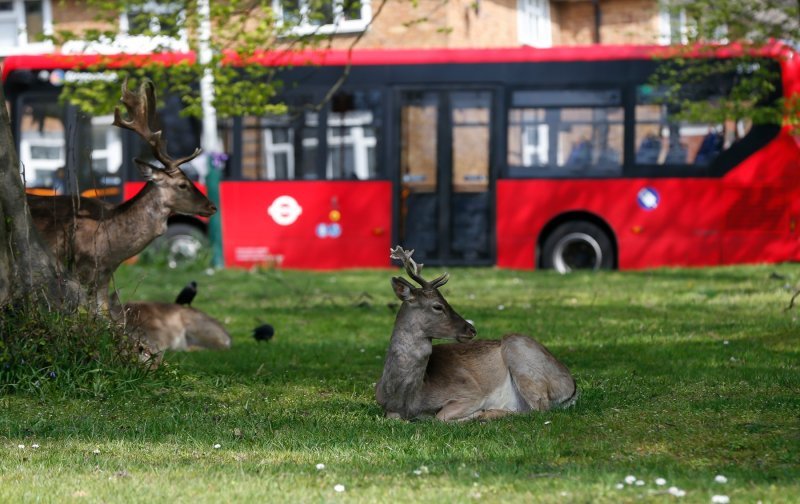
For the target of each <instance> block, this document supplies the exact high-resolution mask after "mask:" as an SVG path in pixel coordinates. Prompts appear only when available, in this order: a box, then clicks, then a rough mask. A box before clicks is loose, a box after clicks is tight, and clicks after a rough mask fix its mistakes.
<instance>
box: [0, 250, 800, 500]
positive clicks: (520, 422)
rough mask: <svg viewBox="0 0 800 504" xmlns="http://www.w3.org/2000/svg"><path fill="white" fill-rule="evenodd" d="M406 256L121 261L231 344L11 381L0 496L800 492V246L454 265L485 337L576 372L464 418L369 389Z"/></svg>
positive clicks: (459, 302) (150, 293) (157, 296)
mask: <svg viewBox="0 0 800 504" xmlns="http://www.w3.org/2000/svg"><path fill="white" fill-rule="evenodd" d="M398 272H399V270H395V271H391V270H382V271H380V270H376V271H373V270H363V271H342V272H333V273H311V272H296V271H270V270H255V271H252V272H247V271H241V270H226V271H220V272H217V273H216V274H214V275H212V276H209V275H207V274H205V273H204V272H203V271H202V270H199V269H198V270H182V271H165V270H160V269H152V268H151V269H148V268H145V267H143V266H125V267H123V269H122V270H121V271H119V272H118V274H117V276H116V281H117V285H118V287H119V288H120V289H121V295H122V298H123V299H125V300H132V299H149V300H162V301H171V300H172V299H173V298H174V296H175V295H176V294H177V293H178V291H179V290H180V288H181V287H183V285H184V284H185V283H186V282H188V281H189V280H197V282H198V284H199V294H198V296H197V298H196V299H195V302H194V306H195V307H197V308H200V309H202V310H204V311H206V312H208V313H209V314H211V315H212V316H215V317H217V318H218V319H220V320H221V321H223V322H224V323H225V324H226V326H227V327H228V328H229V329H230V331H231V333H232V335H233V339H234V342H233V348H232V349H231V350H229V351H226V352H194V353H186V354H169V355H168V357H167V361H168V364H169V365H168V366H167V367H166V368H165V369H162V370H161V371H160V372H159V373H158V376H159V378H157V379H158V380H161V384H160V385H158V386H151V385H148V384H142V386H141V387H139V388H136V389H133V390H132V391H127V392H125V393H120V394H117V395H111V396H96V395H92V394H91V393H86V394H84V395H81V396H76V395H75V394H72V395H67V396H64V397H62V396H61V395H57V394H53V393H49V394H45V395H43V396H41V397H40V396H30V395H6V396H0V502H31V501H36V502H191V503H201V502H339V501H342V502H395V501H396V502H437V503H440V502H470V501H484V502H504V503H505V502H554V503H556V502H557V503H562V502H640V501H645V502H673V501H674V502H712V496H714V495H726V496H729V498H730V502H732V503H736V502H749V503H755V502H757V501H762V502H764V503H779V502H799V501H800V321H798V317H800V308H796V309H795V310H793V311H788V312H787V311H785V310H784V308H785V307H786V306H787V305H788V302H789V298H790V297H791V294H792V289H793V287H794V286H795V285H796V284H797V283H798V282H799V281H800V265H777V266H748V267H729V268H710V269H674V270H673V269H669V270H654V271H643V272H611V273H601V274H574V275H569V276H559V275H556V274H552V273H542V272H519V271H506V270H496V269H458V268H454V269H450V274H451V279H450V282H449V283H448V284H447V285H446V286H445V287H444V288H443V293H444V295H445V296H446V297H447V299H448V301H449V302H450V304H451V305H453V307H454V308H455V309H456V310H457V311H458V312H459V313H460V314H461V315H463V316H464V317H465V318H468V319H471V320H473V321H474V322H475V325H476V327H477V329H478V337H479V338H497V337H499V336H501V335H502V334H503V333H506V332H524V333H527V334H530V335H532V336H534V337H535V338H537V339H538V340H539V341H541V342H542V343H544V344H545V345H546V346H547V347H548V348H549V349H550V350H551V351H552V352H553V353H554V354H555V355H556V356H557V357H558V358H559V359H560V360H561V361H562V362H564V363H565V364H566V365H567V366H568V367H569V368H570V370H571V371H572V372H573V374H574V375H575V377H576V379H577V381H578V386H579V387H580V389H581V398H580V400H579V401H578V403H577V404H576V405H575V406H574V407H573V408H571V409H568V410H563V411H553V412H548V413H535V414H529V415H519V416H514V417H507V418H504V419H500V420H496V421H493V422H490V423H478V422H467V423H458V424H444V423H440V422H437V421H435V420H425V421H417V422H402V421H395V420H387V419H384V418H383V417H382V412H381V409H380V408H379V407H378V405H377V404H376V402H375V400H374V397H373V386H374V383H375V382H376V381H377V379H378V378H379V376H380V373H381V369H382V366H383V357H384V353H385V350H386V346H387V343H388V340H389V335H390V332H391V328H392V324H393V321H394V311H393V309H392V308H391V307H389V306H387V304H389V303H394V302H395V299H394V297H393V295H392V291H391V288H390V285H389V278H390V276H391V275H392V274H397V273H398ZM773 272H774V273H778V274H780V275H782V276H784V277H785V279H775V278H773V277H772V276H771V274H772V273H773ZM438 273H439V271H438V270H436V269H431V271H427V270H426V276H431V277H433V276H434V275H435V274H438ZM262 322H269V323H271V324H273V325H274V326H275V328H276V335H275V337H274V339H273V340H272V341H271V342H268V343H262V344H257V343H256V342H255V341H253V340H252V339H251V338H250V331H251V330H252V328H253V327H255V326H256V325H258V324H259V323H262ZM165 380H168V381H165ZM33 444H37V445H38V446H39V447H38V448H33V447H32V445H33ZM18 445H24V448H19V447H18ZM215 445H219V447H218V448H215ZM317 464H324V466H325V467H324V469H321V470H320V469H317V467H316V466H317ZM628 475H633V476H635V477H636V479H639V480H641V484H639V485H637V484H636V483H634V484H631V485H628V484H623V488H617V486H618V484H620V483H623V481H624V479H625V477H626V476H628ZM716 475H724V476H725V477H726V478H727V482H726V483H720V482H716V481H715V476H716ZM656 478H663V479H665V480H666V484H664V485H658V484H656V482H655V480H656ZM336 485H343V486H344V491H342V492H337V491H336V489H335V486H336ZM671 486H675V487H677V488H678V489H680V490H683V491H685V492H686V494H685V496H683V497H676V496H674V495H672V494H670V493H668V488H669V487H671ZM673 492H674V490H673Z"/></svg>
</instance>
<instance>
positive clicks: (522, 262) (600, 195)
mask: <svg viewBox="0 0 800 504" xmlns="http://www.w3.org/2000/svg"><path fill="white" fill-rule="evenodd" d="M720 187H721V186H720V183H719V181H718V180H714V179H623V180H500V181H498V183H497V264H498V266H501V267H509V268H531V267H533V266H534V264H535V255H534V254H535V247H536V241H537V240H538V239H539V238H540V234H541V233H542V231H543V229H544V227H545V226H546V225H547V224H548V223H549V222H551V221H552V220H553V219H556V218H558V217H559V216H561V215H564V214H567V213H570V212H580V213H588V214H592V215H594V216H595V217H597V218H599V219H601V220H602V221H604V222H605V223H606V224H607V225H608V226H609V227H610V228H611V231H612V233H613V235H614V236H613V237H612V238H613V239H614V240H615V241H616V243H617V245H618V261H617V262H618V265H619V267H620V268H621V269H634V268H646V267H655V266H664V265H673V266H702V265H711V264H718V263H719V261H720V237H719V231H720V223H721V216H722V215H723V211H724V205H720V201H719V199H720V195H721V191H720Z"/></svg>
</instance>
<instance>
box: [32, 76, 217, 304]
mask: <svg viewBox="0 0 800 504" xmlns="http://www.w3.org/2000/svg"><path fill="white" fill-rule="evenodd" d="M120 100H121V101H122V104H123V105H125V108H126V109H127V112H128V116H129V117H130V119H123V118H122V116H121V114H120V110H119V107H117V109H116V110H115V111H114V125H115V126H118V127H120V128H124V129H128V130H131V131H134V132H136V133H137V134H138V135H139V136H141V137H142V138H143V139H144V140H145V142H146V143H147V144H148V145H149V146H150V148H151V150H152V151H153V156H154V157H155V159H157V160H158V161H159V162H160V163H161V164H162V165H163V168H160V167H157V166H154V165H152V164H150V163H148V162H145V161H142V160H140V159H135V160H134V161H135V162H136V164H137V165H138V167H139V170H140V171H141V173H142V176H143V177H144V178H145V180H147V184H145V186H144V187H143V188H142V190H141V191H139V193H138V194H137V195H136V196H134V197H133V198H132V199H130V200H128V201H126V202H124V203H122V204H120V205H118V206H114V205H110V204H108V203H104V202H102V201H98V200H96V199H91V198H83V197H77V196H33V195H29V196H28V205H29V206H30V210H31V215H32V217H33V222H34V224H35V226H36V228H37V229H38V230H39V232H40V233H41V235H42V236H43V237H44V239H45V242H46V243H47V245H48V246H49V247H50V250H51V251H52V252H53V253H54V254H55V255H56V257H58V258H59V259H60V260H61V262H62V263H63V264H65V265H66V267H68V268H71V269H73V270H74V272H75V273H76V275H77V278H78V280H79V281H80V282H81V284H82V285H83V286H84V287H86V289H87V295H88V296H89V297H90V299H89V301H91V302H93V303H94V304H95V308H96V309H97V310H100V311H106V310H109V309H110V308H112V304H111V300H110V296H109V282H110V280H111V275H112V274H113V273H114V271H115V270H116V269H117V267H119V265H120V264H122V262H123V261H125V260H126V259H129V258H131V257H133V256H135V255H136V254H138V253H139V252H141V251H142V250H144V248H145V247H146V246H147V245H148V244H149V243H150V242H152V241H153V240H154V239H155V238H156V237H158V236H160V235H162V234H164V232H165V231H166V230H167V218H168V217H169V216H170V215H172V214H175V213H179V214H186V215H195V214H198V215H202V216H204V217H209V216H211V215H213V214H214V213H215V212H216V211H217V208H216V207H215V206H214V204H213V203H211V201H209V200H208V198H206V197H205V195H203V193H201V192H200V191H199V190H198V189H197V188H196V187H195V186H194V184H193V183H192V181H191V180H190V179H189V178H188V177H187V176H186V174H184V173H183V171H181V169H180V165H182V164H184V163H187V162H189V161H191V160H192V159H194V158H196V157H197V156H198V155H200V152H201V150H200V149H196V150H195V151H194V153H192V154H190V155H189V156H186V157H182V158H179V159H172V158H171V157H169V155H168V154H167V149H166V141H165V140H164V139H163V138H162V137H161V131H155V132H153V131H151V127H153V124H154V122H155V107H156V97H155V90H154V86H153V83H152V82H150V81H144V82H143V83H142V85H141V86H140V87H139V91H138V92H132V91H129V90H128V87H127V81H126V82H125V83H123V85H122V97H121V99H120ZM91 298H94V299H91Z"/></svg>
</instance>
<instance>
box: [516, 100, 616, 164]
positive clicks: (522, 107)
mask: <svg viewBox="0 0 800 504" xmlns="http://www.w3.org/2000/svg"><path fill="white" fill-rule="evenodd" d="M511 107H512V108H511V109H510V110H509V114H508V157H507V159H508V164H509V174H510V175H511V176H519V177H526V176H528V177H576V176H600V177H607V176H615V175H619V174H620V173H621V171H622V161H623V160H622V151H623V149H622V146H623V142H624V138H623V137H624V135H623V123H624V116H625V114H624V112H623V109H622V106H621V95H620V93H619V91H518V92H515V93H514V94H513V95H512V104H511Z"/></svg>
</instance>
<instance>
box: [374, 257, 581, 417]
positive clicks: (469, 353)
mask: <svg viewBox="0 0 800 504" xmlns="http://www.w3.org/2000/svg"><path fill="white" fill-rule="evenodd" d="M413 253H414V251H413V250H410V251H406V250H403V249H402V248H401V247H399V246H398V247H396V248H395V249H393V250H392V251H391V257H392V258H393V259H399V260H401V261H402V262H403V264H404V266H405V269H406V272H407V273H408V275H409V276H410V277H411V278H412V279H413V280H414V281H416V282H417V283H418V284H419V285H420V287H414V285H413V284H411V283H410V282H408V281H407V280H405V279H404V278H401V277H394V278H392V287H393V288H394V292H395V294H396V295H397V297H398V298H399V299H400V300H401V301H402V305H401V306H400V310H399V312H398V313H397V319H396V321H395V324H394V330H393V331H392V338H391V341H390V343H389V350H388V351H387V353H386V362H385V364H384V367H383V376H381V379H380V381H379V382H378V384H377V386H376V388H375V396H376V399H377V401H378V403H379V404H380V405H381V406H382V407H383V409H384V411H385V412H386V416H387V417H390V418H404V419H412V418H415V417H419V416H425V415H436V418H438V419H440V420H445V421H449V420H469V419H491V418H498V417H501V416H504V415H507V414H510V413H516V412H525V411H532V410H533V411H545V410H549V409H551V408H555V407H567V406H569V405H571V404H572V403H573V402H574V401H575V399H576V398H577V388H576V386H575V380H574V379H573V378H572V375H570V372H569V370H568V369H567V368H566V367H565V366H564V365H563V364H562V363H560V362H559V361H558V360H556V358H555V357H553V355H552V354H551V353H550V352H549V351H548V350H547V349H546V348H545V347H544V346H542V345H541V344H540V343H538V342H536V341H535V340H533V339H532V338H529V337H528V336H524V335H522V334H507V335H506V336H504V337H503V338H502V339H501V340H499V341H498V340H482V341H478V340H476V341H471V340H472V339H473V338H474V337H475V335H476V332H475V328H474V327H473V326H472V324H470V323H469V322H467V321H466V320H464V319H463V318H462V317H461V315H459V314H458V313H456V311H455V310H453V308H452V307H451V306H450V305H449V304H448V303H447V301H446V300H445V299H444V297H443V296H442V294H441V293H440V292H439V287H441V286H442V285H444V284H445V283H446V282H447V280H448V275H447V273H445V274H444V275H442V276H440V277H438V278H436V279H434V280H432V281H430V282H429V281H426V280H424V279H423V278H422V276H421V271H422V266H423V265H422V264H417V263H415V262H414V260H413V259H412V258H411V254H413ZM434 338H438V339H447V340H456V341H457V343H452V344H441V345H432V344H431V340H432V339H434Z"/></svg>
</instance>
